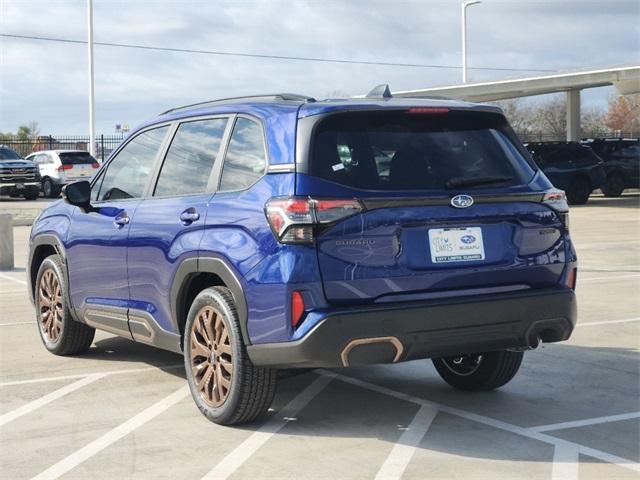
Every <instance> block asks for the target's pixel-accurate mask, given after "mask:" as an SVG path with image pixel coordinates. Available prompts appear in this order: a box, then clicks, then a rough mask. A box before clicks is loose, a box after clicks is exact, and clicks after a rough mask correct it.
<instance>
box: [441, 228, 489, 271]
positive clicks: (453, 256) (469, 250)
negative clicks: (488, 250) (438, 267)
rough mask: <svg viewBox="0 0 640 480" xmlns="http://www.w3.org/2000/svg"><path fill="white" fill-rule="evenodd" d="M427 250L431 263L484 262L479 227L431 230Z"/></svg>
mask: <svg viewBox="0 0 640 480" xmlns="http://www.w3.org/2000/svg"><path fill="white" fill-rule="evenodd" d="M429 249H430V251H431V261H432V262H433V263H447V262H471V261H478V260H484V243H483V241H482V229H481V228H480V227H459V228H432V229H430V230H429Z"/></svg>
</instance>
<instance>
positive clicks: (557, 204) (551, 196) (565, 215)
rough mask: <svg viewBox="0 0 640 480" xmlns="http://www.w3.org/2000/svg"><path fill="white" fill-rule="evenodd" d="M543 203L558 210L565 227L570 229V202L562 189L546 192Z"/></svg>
mask: <svg viewBox="0 0 640 480" xmlns="http://www.w3.org/2000/svg"><path fill="white" fill-rule="evenodd" d="M542 203H544V204H545V205H548V206H549V207H551V208H552V209H553V210H555V211H556V213H557V214H558V217H560V220H561V221H562V224H563V225H564V227H565V228H566V229H567V230H569V204H568V203H567V196H566V195H565V193H564V192H563V191H562V190H557V189H555V188H554V189H552V190H548V191H546V192H545V193H544V196H543V197H542Z"/></svg>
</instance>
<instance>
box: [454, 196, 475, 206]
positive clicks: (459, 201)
mask: <svg viewBox="0 0 640 480" xmlns="http://www.w3.org/2000/svg"><path fill="white" fill-rule="evenodd" d="M471 205H473V197H471V196H469V195H456V196H455V197H453V198H452V199H451V206H453V207H456V208H467V207H470V206H471Z"/></svg>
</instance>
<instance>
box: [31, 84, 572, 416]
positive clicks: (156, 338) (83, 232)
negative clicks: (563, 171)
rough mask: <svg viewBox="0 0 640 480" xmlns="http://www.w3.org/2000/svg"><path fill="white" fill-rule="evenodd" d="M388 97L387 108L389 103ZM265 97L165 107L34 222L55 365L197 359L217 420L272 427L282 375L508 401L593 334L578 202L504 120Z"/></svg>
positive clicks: (47, 340)
mask: <svg viewBox="0 0 640 480" xmlns="http://www.w3.org/2000/svg"><path fill="white" fill-rule="evenodd" d="M377 92H380V89H378V91H377ZM377 92H374V93H373V94H371V95H369V96H367V97H365V98H361V99H347V100H344V99H334V100H323V101H315V100H314V99H312V98H308V97H304V96H299V95H292V94H281V95H268V96H259V97H245V98H236V99H228V100H220V101H213V102H206V103H201V104H196V105H191V106H187V107H181V108H177V109H173V110H169V111H168V112H165V113H163V114H161V115H160V116H159V117H158V118H156V119H154V120H153V121H151V122H149V123H146V124H144V125H142V126H141V127H139V128H138V129H136V130H135V131H134V132H133V133H132V134H131V135H130V136H129V137H128V138H127V139H126V140H125V141H124V142H123V144H122V145H121V146H120V147H119V148H118V149H117V150H116V151H115V152H114V153H113V154H112V155H111V157H110V158H109V160H108V161H107V162H105V164H104V165H103V166H102V168H101V169H100V170H99V171H98V172H97V174H96V175H95V177H94V178H93V180H92V181H91V182H77V183H74V184H70V185H68V186H67V187H66V189H65V193H64V200H61V201H59V202H57V203H54V204H52V205H51V206H50V207H49V208H47V209H46V210H45V211H44V212H43V213H42V215H41V216H40V217H39V218H38V219H37V221H36V222H35V223H34V225H33V228H32V232H31V238H30V254H29V263H28V272H27V273H28V275H27V276H28V279H29V293H30V294H31V298H32V299H33V301H34V304H35V307H36V315H37V319H38V329H39V332H40V335H41V338H42V341H43V343H44V345H45V347H46V348H47V350H49V351H50V352H52V353H54V354H58V355H70V354H78V353H81V352H83V351H86V350H87V349H88V348H89V347H90V345H91V343H92V341H93V337H94V332H95V329H96V328H97V329H101V330H106V331H108V332H111V333H114V334H117V335H121V336H123V337H126V338H129V339H131V340H133V341H135V342H141V343H145V344H149V345H153V346H156V347H159V348H163V349H166V350H171V351H174V352H177V353H180V354H183V356H184V362H185V368H186V375H187V380H188V383H189V386H190V388H191V392H192V394H193V398H194V401H195V403H196V404H197V406H198V407H199V409H200V410H201V411H202V413H203V414H204V415H205V416H206V417H208V418H209V419H210V420H212V421H214V422H217V423H220V424H234V423H240V422H248V421H251V420H254V419H256V418H257V417H259V416H261V415H263V414H264V413H265V412H266V411H267V410H268V408H269V405H270V403H271V401H272V399H273V396H274V394H275V387H276V380H277V371H278V369H289V368H313V367H346V366H352V365H369V364H377V363H394V362H403V361H407V360H416V359H426V358H432V359H433V362H434V364H435V367H436V369H437V371H438V372H439V374H440V375H441V376H442V377H443V379H444V380H445V381H446V382H448V383H449V384H451V385H452V386H454V387H456V388H460V389H464V390H472V391H478V390H489V389H494V388H497V387H500V386H502V385H504V384H505V383H507V382H508V381H509V380H511V378H513V376H514V375H515V373H516V372H517V370H518V368H519V367H520V363H521V361H522V357H523V352H524V351H525V350H527V349H530V348H535V347H536V346H537V345H538V344H539V342H540V341H543V342H558V341H562V340H566V339H567V338H568V337H569V335H570V334H571V332H572V330H573V328H574V325H575V322H576V300H575V295H574V288H575V282H576V272H577V263H576V254H575V251H574V248H573V246H572V243H571V240H570V237H569V223H568V216H567V213H568V212H567V204H566V202H565V198H564V193H563V192H561V191H559V190H555V189H554V188H553V187H552V185H551V183H550V182H549V181H548V180H547V178H546V177H545V176H544V174H543V173H542V172H541V171H540V170H539V169H538V168H537V167H536V166H535V164H534V162H533V161H532V160H531V158H530V157H529V154H528V153H527V151H526V150H525V148H524V147H523V146H522V144H521V143H520V142H519V141H518V139H517V138H516V136H515V135H514V133H513V131H512V130H511V128H510V127H509V125H508V123H507V121H506V120H505V117H504V115H503V114H502V112H501V111H500V110H499V109H498V108H496V107H492V106H486V105H476V104H470V103H463V102H456V101H447V100H427V99H409V98H404V99H402V98H391V97H390V95H389V94H388V89H387V90H384V91H383V93H382V94H378V93H377Z"/></svg>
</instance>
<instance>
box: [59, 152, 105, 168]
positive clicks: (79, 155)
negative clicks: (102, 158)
mask: <svg viewBox="0 0 640 480" xmlns="http://www.w3.org/2000/svg"><path fill="white" fill-rule="evenodd" d="M58 155H59V157H60V161H61V162H62V164H63V165H84V164H92V163H96V159H95V158H93V157H92V156H91V154H89V153H87V152H65V153H60V154H58Z"/></svg>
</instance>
